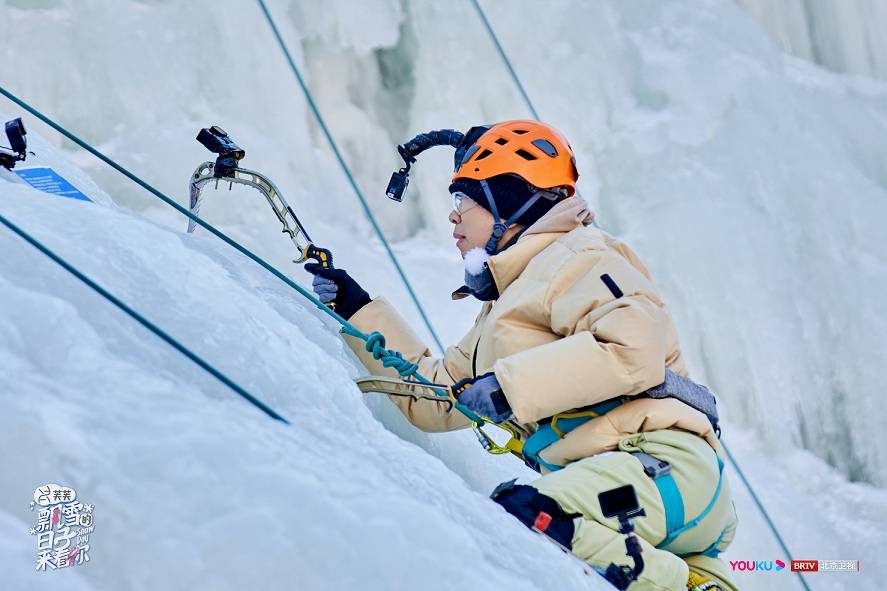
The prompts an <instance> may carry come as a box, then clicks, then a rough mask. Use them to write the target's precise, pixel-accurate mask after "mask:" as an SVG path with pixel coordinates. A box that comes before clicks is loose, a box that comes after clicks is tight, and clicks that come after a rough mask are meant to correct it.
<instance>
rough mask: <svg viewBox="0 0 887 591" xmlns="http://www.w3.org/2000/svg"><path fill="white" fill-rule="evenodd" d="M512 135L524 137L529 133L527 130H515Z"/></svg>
mask: <svg viewBox="0 0 887 591" xmlns="http://www.w3.org/2000/svg"><path fill="white" fill-rule="evenodd" d="M511 133H516V134H517V135H524V134H525V133H529V131H527V130H526V129H515V130H514V131H512V132H511Z"/></svg>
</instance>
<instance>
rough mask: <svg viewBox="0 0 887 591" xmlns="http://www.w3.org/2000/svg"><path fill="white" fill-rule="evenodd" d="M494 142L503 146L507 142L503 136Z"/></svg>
mask: <svg viewBox="0 0 887 591" xmlns="http://www.w3.org/2000/svg"><path fill="white" fill-rule="evenodd" d="M496 143H497V144H499V145H500V146H504V145H505V144H507V143H508V140H507V139H505V138H504V137H500V138H499V139H497V140H496Z"/></svg>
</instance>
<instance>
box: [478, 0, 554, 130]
mask: <svg viewBox="0 0 887 591" xmlns="http://www.w3.org/2000/svg"><path fill="white" fill-rule="evenodd" d="M471 1H472V2H473V3H474V8H475V9H477V14H478V16H479V17H480V20H481V22H482V23H483V25H484V28H485V29H486V30H487V33H488V34H489V35H490V39H491V40H492V41H493V45H495V46H496V51H498V52H499V57H501V58H502V61H503V62H504V63H505V68H506V69H507V70H508V73H509V74H510V75H511V79H512V80H514V85H515V86H517V90H518V91H519V92H520V95H521V96H522V97H523V99H524V102H525V103H526V104H527V108H528V109H530V113H532V114H533V119H535V120H536V121H539V113H538V112H537V111H536V107H534V106H533V101H531V100H530V96H529V95H528V94H527V91H526V90H524V85H523V84H521V82H520V78H518V77H517V72H515V71H514V68H513V67H512V66H511V60H509V59H508V56H507V55H506V54H505V50H504V49H503V48H502V44H501V43H499V38H498V37H497V36H496V33H495V32H493V27H492V26H491V25H490V21H488V20H487V15H486V14H484V9H483V8H481V7H480V2H478V0H471Z"/></svg>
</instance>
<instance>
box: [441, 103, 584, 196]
mask: <svg viewBox="0 0 887 591" xmlns="http://www.w3.org/2000/svg"><path fill="white" fill-rule="evenodd" d="M475 130H476V131H475ZM472 131H475V132H477V131H480V132H481V135H480V136H479V137H478V138H477V140H476V141H475V142H474V144H472V145H471V146H469V147H468V149H467V150H465V152H464V155H463V156H462V160H461V162H459V163H458V165H457V167H456V173H455V174H454V175H453V181H456V180H458V179H474V180H477V181H483V180H487V179H491V178H493V177H495V176H498V175H500V174H514V175H517V176H519V177H521V178H522V179H524V180H525V181H527V182H528V183H530V184H531V185H533V186H534V187H537V188H539V189H553V188H555V187H564V188H566V190H567V194H568V195H573V194H574V193H575V192H576V181H577V179H578V178H579V172H578V171H577V170H576V159H575V157H574V156H573V149H572V148H571V147H570V143H569V142H568V141H567V138H565V137H564V136H563V134H561V132H559V131H558V130H556V129H555V128H553V127H552V126H550V125H547V124H545V123H540V122H538V121H529V120H524V119H514V120H511V121H503V122H502V123H497V124H495V125H492V126H490V127H489V128H488V129H486V131H482V129H478V128H475V129H474V130H472ZM470 134H471V132H469V134H468V135H470Z"/></svg>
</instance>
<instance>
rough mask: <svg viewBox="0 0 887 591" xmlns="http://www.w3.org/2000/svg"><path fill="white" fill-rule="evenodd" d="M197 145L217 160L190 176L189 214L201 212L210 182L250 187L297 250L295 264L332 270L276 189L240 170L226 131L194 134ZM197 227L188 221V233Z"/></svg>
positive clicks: (329, 257) (329, 258) (328, 257)
mask: <svg viewBox="0 0 887 591" xmlns="http://www.w3.org/2000/svg"><path fill="white" fill-rule="evenodd" d="M197 141H199V142H200V143H201V144H203V146H204V147H205V148H206V149H208V150H209V151H210V152H213V153H215V154H218V155H219V156H218V157H217V158H216V161H215V162H204V163H203V164H201V165H200V166H198V167H197V169H196V170H195V171H194V174H193V175H192V176H191V191H190V195H191V198H190V205H191V213H192V214H194V215H197V214H198V213H199V212H200V205H201V203H202V191H203V187H204V186H206V185H207V184H209V183H210V182H215V184H216V186H218V182H219V181H220V180H221V181H224V182H227V183H228V184H229V188H230V187H231V186H233V185H234V184H235V183H237V184H239V185H246V186H247V187H252V188H253V189H256V190H257V191H259V192H260V193H261V194H262V195H264V197H265V200H266V201H268V204H269V205H270V206H271V209H273V210H274V214H275V215H276V216H277V219H278V220H280V223H281V224H283V232H284V233H285V234H288V235H289V237H290V239H291V240H292V241H293V244H295V245H296V248H297V249H298V250H299V258H298V259H296V260H295V261H294V262H296V263H303V262H305V261H307V260H308V259H314V260H315V261H317V262H318V263H320V265H321V267H323V268H325V269H332V268H333V254H332V253H331V252H330V251H329V250H327V249H325V248H320V247H318V246H316V245H315V244H314V243H313V242H312V241H311V238H310V237H309V236H308V231H307V230H306V229H305V226H303V225H302V223H301V222H300V221H299V218H298V217H296V214H295V212H294V211H293V208H292V207H290V205H289V203H287V202H286V199H284V198H283V195H281V193H280V190H279V189H278V188H277V186H276V185H275V184H274V183H273V182H271V180H270V179H269V178H268V177H266V176H265V175H263V174H261V173H258V172H255V171H253V170H247V169H245V168H241V167H240V161H241V160H243V158H244V157H246V151H245V150H243V149H242V148H240V147H239V146H238V145H237V144H235V143H234V140H232V139H231V137H230V136H229V135H228V134H227V133H226V132H225V130H223V129H222V128H221V127H218V126H217V125H213V126H212V127H205V128H203V129H201V130H200V133H198V134H197ZM196 227H197V224H196V223H195V222H194V220H192V219H189V220H188V232H189V233H191V232H193V231H194V230H195V228H196Z"/></svg>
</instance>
